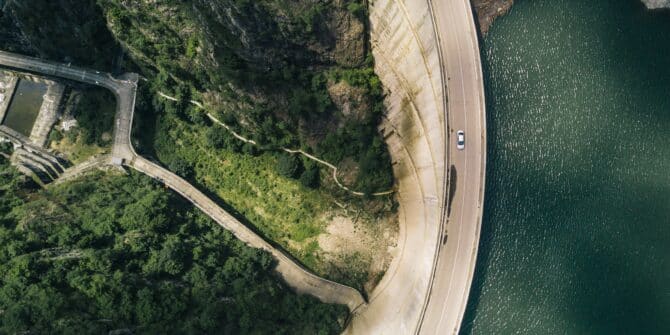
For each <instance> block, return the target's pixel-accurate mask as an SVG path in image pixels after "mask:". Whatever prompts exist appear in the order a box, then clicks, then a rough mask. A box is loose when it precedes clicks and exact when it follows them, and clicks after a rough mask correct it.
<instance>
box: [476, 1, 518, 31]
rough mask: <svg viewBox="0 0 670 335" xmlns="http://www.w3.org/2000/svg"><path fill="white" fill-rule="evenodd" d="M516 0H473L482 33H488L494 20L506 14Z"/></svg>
mask: <svg viewBox="0 0 670 335" xmlns="http://www.w3.org/2000/svg"><path fill="white" fill-rule="evenodd" d="M513 3H514V0H473V1H472V6H474V7H475V12H477V21H478V22H479V29H480V30H481V33H482V35H486V33H488V31H489V28H491V25H492V24H493V21H494V20H495V19H496V18H497V17H498V16H501V15H505V14H506V13H507V11H509V9H510V8H511V7H512V4H513Z"/></svg>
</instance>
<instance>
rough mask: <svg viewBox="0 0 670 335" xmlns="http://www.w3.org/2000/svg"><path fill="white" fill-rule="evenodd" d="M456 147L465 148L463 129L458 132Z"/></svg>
mask: <svg viewBox="0 0 670 335" xmlns="http://www.w3.org/2000/svg"><path fill="white" fill-rule="evenodd" d="M456 148H458V150H463V149H465V133H464V132H463V131H462V130H459V131H458V132H456Z"/></svg>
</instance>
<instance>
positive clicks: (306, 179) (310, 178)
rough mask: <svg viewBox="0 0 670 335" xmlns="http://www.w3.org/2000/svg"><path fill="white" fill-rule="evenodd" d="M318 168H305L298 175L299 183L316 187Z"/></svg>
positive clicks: (317, 184) (317, 185)
mask: <svg viewBox="0 0 670 335" xmlns="http://www.w3.org/2000/svg"><path fill="white" fill-rule="evenodd" d="M319 181H320V180H319V168H317V167H316V166H313V167H310V168H308V169H305V171H304V172H303V173H302V174H301V175H300V183H301V184H303V185H304V186H305V187H309V188H317V187H319Z"/></svg>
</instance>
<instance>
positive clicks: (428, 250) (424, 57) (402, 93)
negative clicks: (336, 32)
mask: <svg viewBox="0 0 670 335" xmlns="http://www.w3.org/2000/svg"><path fill="white" fill-rule="evenodd" d="M370 28H371V43H372V51H373V54H374V56H375V61H376V64H375V72H376V73H377V74H378V75H379V77H380V79H381V80H382V82H383V83H384V86H385V87H386V88H387V90H388V92H387V97H386V99H385V104H386V107H387V114H386V117H385V120H384V122H383V124H382V131H383V132H384V134H385V138H386V142H387V144H388V145H389V150H390V154H391V157H392V160H393V163H394V165H393V166H394V173H395V176H396V178H397V181H398V186H399V187H398V192H397V196H398V202H399V205H400V207H399V218H400V234H399V240H398V247H397V248H396V250H397V254H396V255H395V257H394V260H393V262H392V263H391V265H390V267H389V269H388V271H387V272H386V275H385V276H384V278H383V279H382V280H381V282H380V283H379V285H378V286H377V288H376V289H375V290H374V291H373V292H372V294H371V295H370V298H369V304H368V306H367V307H365V308H361V309H359V310H358V311H357V312H356V313H355V315H354V316H353V319H352V321H351V323H350V325H349V327H348V328H347V333H351V334H412V333H415V332H416V331H417V329H418V326H419V322H420V319H421V315H422V311H423V310H424V308H425V302H426V301H427V295H428V294H429V291H430V290H429V288H430V281H431V277H432V271H433V268H434V262H435V259H436V252H437V251H438V244H439V243H440V239H441V236H442V234H441V232H442V222H443V214H444V210H445V208H444V204H445V203H446V201H445V194H446V187H445V185H446V179H445V177H446V176H445V173H446V169H445V167H446V150H447V147H446V144H447V136H446V129H447V128H446V118H445V117H446V111H445V108H446V106H445V102H446V100H445V90H444V87H445V85H444V84H443V78H442V71H441V66H440V53H439V47H438V43H437V38H436V35H435V27H434V26H433V20H432V17H431V13H430V9H429V6H428V3H427V2H426V1H424V0H376V1H373V2H371V3H370Z"/></svg>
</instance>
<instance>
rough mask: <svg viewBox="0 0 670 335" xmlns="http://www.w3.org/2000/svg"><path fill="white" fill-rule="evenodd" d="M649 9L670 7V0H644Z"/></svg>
mask: <svg viewBox="0 0 670 335" xmlns="http://www.w3.org/2000/svg"><path fill="white" fill-rule="evenodd" d="M642 2H643V3H644V5H645V6H647V8H649V9H659V8H670V0H642Z"/></svg>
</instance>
